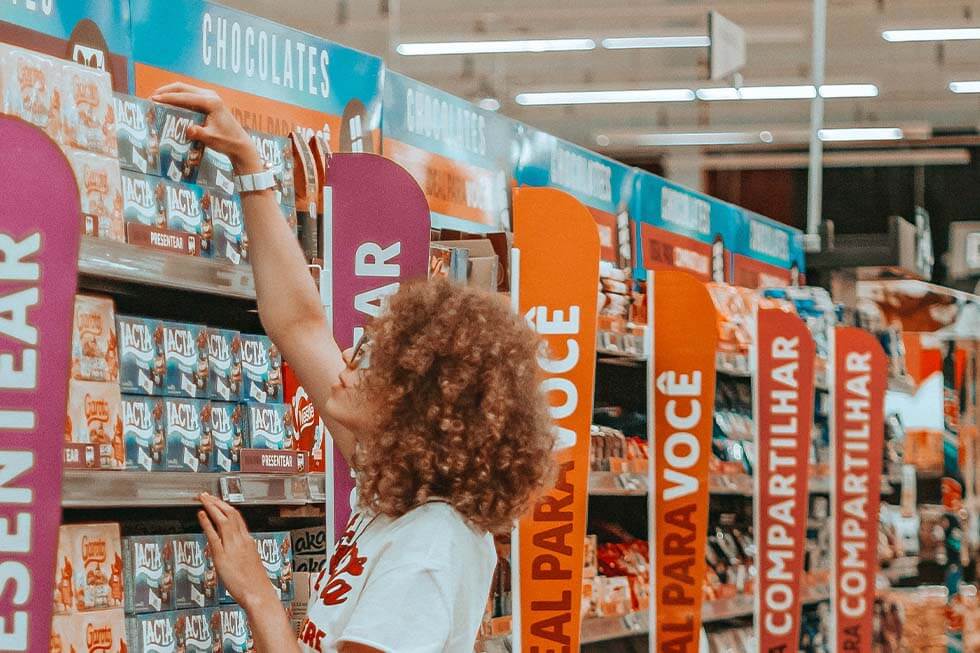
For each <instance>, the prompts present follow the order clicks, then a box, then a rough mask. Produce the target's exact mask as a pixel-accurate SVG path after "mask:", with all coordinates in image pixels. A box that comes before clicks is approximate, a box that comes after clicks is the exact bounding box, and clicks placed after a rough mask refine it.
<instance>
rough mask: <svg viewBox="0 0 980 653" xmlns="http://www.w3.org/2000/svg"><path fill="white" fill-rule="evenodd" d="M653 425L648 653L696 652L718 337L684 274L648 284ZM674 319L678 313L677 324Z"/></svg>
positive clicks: (661, 275)
mask: <svg viewBox="0 0 980 653" xmlns="http://www.w3.org/2000/svg"><path fill="white" fill-rule="evenodd" d="M647 302H648V310H649V315H648V323H649V327H648V328H649V329H651V330H652V331H653V339H654V340H653V349H652V352H653V359H652V362H653V364H652V365H651V368H650V373H651V378H650V393H651V395H652V396H651V398H650V401H651V408H652V413H653V414H652V419H651V420H650V422H649V423H650V426H649V429H650V430H649V434H648V442H651V443H655V445H654V446H651V447H650V456H651V458H652V460H651V464H650V466H649V469H650V471H649V476H648V486H649V488H650V493H649V502H650V504H651V505H650V538H651V542H650V569H651V582H652V587H651V589H652V591H653V592H654V593H655V596H654V600H653V601H652V603H653V610H652V611H651V612H650V623H649V627H650V633H651V635H650V650H651V651H656V652H657V653H696V651H697V650H698V645H699V637H700V632H701V603H702V598H703V585H704V578H705V571H706V562H705V548H706V547H707V542H708V461H709V459H710V457H711V432H712V425H713V415H714V398H715V351H716V349H717V347H716V345H717V339H718V331H717V327H716V321H717V314H716V312H715V307H714V303H713V302H712V300H711V296H710V295H709V294H708V291H707V289H706V288H705V286H704V284H702V283H701V282H699V281H697V280H696V279H695V278H694V277H692V276H691V275H689V274H686V273H684V272H671V271H665V272H655V273H653V274H652V275H651V276H650V277H649V279H648V289H647ZM677 315H684V316H685V319H684V320H678V319H677V318H676V316H677Z"/></svg>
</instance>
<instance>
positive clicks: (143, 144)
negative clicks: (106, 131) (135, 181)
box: [113, 93, 160, 175]
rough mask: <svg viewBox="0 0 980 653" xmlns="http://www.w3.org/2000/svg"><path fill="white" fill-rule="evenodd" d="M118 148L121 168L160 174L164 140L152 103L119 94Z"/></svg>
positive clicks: (116, 96)
mask: <svg viewBox="0 0 980 653" xmlns="http://www.w3.org/2000/svg"><path fill="white" fill-rule="evenodd" d="M113 104H114V107H115V111H116V148H117V150H118V152H119V166H120V167H121V168H123V169H124V170H132V171H134V172H141V173H143V174H148V175H159V174H160V137H159V134H158V132H157V125H156V108H155V107H154V105H153V103H152V102H150V101H149V100H144V99H142V98H138V97H134V96H132V95H124V94H122V93H116V94H115V95H114V96H113Z"/></svg>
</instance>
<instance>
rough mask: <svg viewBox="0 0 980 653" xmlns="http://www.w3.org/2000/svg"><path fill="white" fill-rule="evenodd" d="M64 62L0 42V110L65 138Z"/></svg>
mask: <svg viewBox="0 0 980 653" xmlns="http://www.w3.org/2000/svg"><path fill="white" fill-rule="evenodd" d="M60 80H61V63H60V62H58V61H56V60H54V59H52V58H50V57H46V56H44V55H41V54H38V53H35V52H31V51H28V50H21V49H20V48H13V47H10V46H8V45H5V44H0V90H2V93H3V95H2V97H0V113H6V114H9V115H12V116H17V117H18V118H21V119H23V120H26V121H27V122H29V123H31V124H32V125H36V126H38V127H40V128H41V129H43V130H44V131H45V132H47V134H48V136H50V137H51V138H52V139H53V140H55V141H57V142H61V140H62V137H61V102H62V99H61V82H60Z"/></svg>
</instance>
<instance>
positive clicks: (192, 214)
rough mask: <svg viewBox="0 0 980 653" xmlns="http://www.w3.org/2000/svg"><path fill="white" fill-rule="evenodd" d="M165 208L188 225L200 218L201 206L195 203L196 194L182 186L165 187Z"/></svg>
mask: <svg viewBox="0 0 980 653" xmlns="http://www.w3.org/2000/svg"><path fill="white" fill-rule="evenodd" d="M167 207H168V208H169V209H170V212H171V213H173V214H174V215H176V216H177V217H179V218H183V219H184V220H186V221H187V222H190V223H195V222H196V221H197V220H200V218H201V204H200V202H198V201H197V194H196V193H195V192H194V191H192V190H190V189H189V188H184V187H183V186H170V185H168V186H167Z"/></svg>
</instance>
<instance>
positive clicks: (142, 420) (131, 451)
mask: <svg viewBox="0 0 980 653" xmlns="http://www.w3.org/2000/svg"><path fill="white" fill-rule="evenodd" d="M165 410H166V407H165V404H164V399H163V397H149V396H146V395H123V397H122V419H123V440H124V441H125V445H126V469H132V470H140V471H145V472H158V471H164V470H165V469H167V427H166V420H165Z"/></svg>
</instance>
